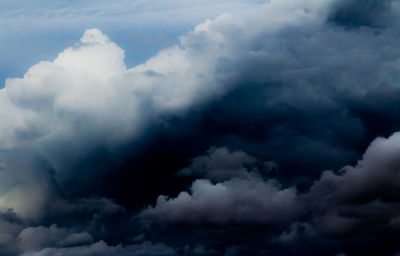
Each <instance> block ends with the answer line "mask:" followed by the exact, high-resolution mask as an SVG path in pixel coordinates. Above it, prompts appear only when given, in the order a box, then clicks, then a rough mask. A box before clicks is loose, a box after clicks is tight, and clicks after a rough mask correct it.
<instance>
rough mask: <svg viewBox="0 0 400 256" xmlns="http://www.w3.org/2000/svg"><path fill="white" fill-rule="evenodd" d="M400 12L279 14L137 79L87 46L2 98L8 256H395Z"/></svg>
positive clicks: (113, 54)
mask: <svg viewBox="0 0 400 256" xmlns="http://www.w3.org/2000/svg"><path fill="white" fill-rule="evenodd" d="M398 10H399V5H398V2H396V1H366V2H365V1H363V2H362V1H332V2H331V1H327V0H326V1H312V0H301V1H295V2H293V1H286V0H273V1H270V2H268V3H266V4H265V5H263V6H262V7H260V8H258V9H257V10H254V12H252V13H251V15H244V16H243V17H236V16H233V15H221V16H219V17H218V18H216V19H214V20H208V21H206V22H204V23H203V24H200V25H198V26H197V27H196V28H195V29H194V30H193V31H191V32H189V33H187V34H186V35H184V36H182V37H181V38H180V41H179V44H177V45H175V46H173V47H170V48H168V49H165V50H163V51H161V52H160V53H159V54H157V55H156V56H154V57H153V58H150V59H149V60H148V61H147V62H146V63H144V64H143V65H139V66H136V67H134V68H127V67H126V66H125V63H124V59H123V58H124V52H123V50H122V49H120V48H119V47H118V46H117V45H116V44H115V43H113V42H112V41H111V40H110V39H109V38H108V37H107V36H106V35H104V34H103V33H102V32H100V31H99V30H97V29H90V30H87V31H86V32H85V33H84V36H83V37H82V39H81V42H80V43H78V44H76V45H75V46H74V47H70V48H67V49H66V50H65V51H64V52H62V53H61V54H60V55H59V56H58V57H57V58H56V59H55V60H54V61H52V62H41V63H39V64H37V65H35V66H33V67H32V68H31V69H30V70H29V71H28V72H27V73H26V74H25V76H24V77H23V78H16V79H9V80H7V82H6V87H5V88H4V89H1V90H0V118H1V119H2V120H7V122H0V133H1V137H0V210H1V211H2V213H1V214H0V226H1V227H2V228H1V229H0V230H4V231H0V248H1V253H0V254H4V255H223V254H225V255H341V254H342V255H343V254H345V255H347V254H348V255H393V254H394V253H395V252H397V251H398V249H399V248H397V247H398V246H397V244H396V241H397V239H396V238H397V237H398V234H399V231H400V230H399V228H400V220H399V217H398V214H399V211H400V208H399V207H400V204H399V203H400V198H399V189H400V187H399V186H400V183H399V170H400V161H399V160H398V157H397V156H398V155H399V153H400V149H399V146H398V145H400V139H399V134H398V133H394V132H396V131H397V130H400V119H399V117H398V109H400V105H399V102H400V101H399V100H398V99H399V97H400V90H399V86H398V84H399V81H400V80H399V79H400V76H399V75H398V74H399V71H400V70H399V61H398V60H399V58H400V50H399V47H398V45H399V43H400V37H399V34H398V28H399V27H400V26H399V23H398V18H397V16H396V15H395V14H396V12H397V11H398ZM391 134H393V135H391ZM389 136H390V137H389ZM385 137H388V138H387V139H385ZM371 141H373V142H372V143H371ZM212 145H214V147H211V148H210V146H212ZM359 159H361V160H359ZM343 166H345V167H343ZM243 234H246V235H243ZM363 244H368V245H370V247H373V248H368V249H365V246H363ZM3 252H4V253H3Z"/></svg>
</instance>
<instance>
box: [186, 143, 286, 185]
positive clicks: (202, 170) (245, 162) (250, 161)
mask: <svg viewBox="0 0 400 256" xmlns="http://www.w3.org/2000/svg"><path fill="white" fill-rule="evenodd" d="M277 168H278V166H277V165H276V164H275V163H274V162H261V161H257V159H256V158H255V157H252V156H249V155H248V154H246V153H245V152H242V151H234V152H229V150H228V149H227V148H226V147H222V148H217V147H212V148H210V149H209V150H208V152H207V155H204V156H198V157H196V158H194V159H193V160H192V164H191V165H190V166H189V167H187V168H184V169H182V170H180V171H179V172H178V176H200V177H205V178H207V179H210V180H213V181H224V180H228V179H230V178H234V177H246V176H249V175H254V174H259V175H263V174H264V175H265V174H267V173H268V172H271V171H273V170H276V169H277Z"/></svg>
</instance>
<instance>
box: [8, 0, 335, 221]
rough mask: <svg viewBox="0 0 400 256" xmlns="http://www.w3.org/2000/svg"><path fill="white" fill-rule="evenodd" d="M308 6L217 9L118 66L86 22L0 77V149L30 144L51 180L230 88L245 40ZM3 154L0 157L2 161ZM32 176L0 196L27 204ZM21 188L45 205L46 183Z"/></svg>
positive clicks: (306, 12) (308, 19)
mask: <svg viewBox="0 0 400 256" xmlns="http://www.w3.org/2000/svg"><path fill="white" fill-rule="evenodd" d="M327 2H329V1H326V2H324V3H325V4H326V3H327ZM310 6H311V7H313V8H311V7H310ZM321 6H323V4H321ZM314 7H315V6H314V5H313V4H311V5H310V4H309V3H308V2H307V1H300V2H299V5H298V6H296V7H295V8H292V7H290V8H288V6H286V5H284V4H282V3H280V2H279V1H271V2H270V3H268V4H266V5H265V6H264V8H261V9H260V10H258V9H254V10H252V15H251V16H244V17H240V16H234V15H227V14H225V15H221V16H219V17H217V18H216V19H215V20H212V21H210V20H208V21H206V22H205V23H203V24H200V25H198V26H197V27H196V28H195V29H194V30H193V31H191V32H189V33H187V34H186V35H184V36H182V37H181V38H180V43H179V44H178V45H175V46H173V47H170V48H167V49H165V50H162V51H160V52H159V53H158V54H157V55H156V56H154V57H153V58H150V59H149V60H148V61H146V62H145V63H144V64H142V65H139V66H136V67H133V68H127V67H126V66H125V63H124V51H123V50H122V49H121V48H119V47H118V46H117V45H116V44H115V43H113V42H112V41H110V39H109V38H108V37H107V36H106V35H104V34H103V33H102V32H100V31H99V30H97V29H89V30H87V31H86V32H85V33H84V35H83V37H82V39H81V42H80V43H78V44H76V45H74V46H72V47H69V48H67V49H65V50H64V51H63V52H61V53H60V54H59V55H58V56H57V58H55V59H54V60H53V61H43V62H40V63H38V64H36V65H34V66H33V67H31V68H30V69H29V70H28V72H27V73H26V74H25V75H24V77H23V78H10V79H8V80H7V81H6V87H5V88H4V89H1V90H0V107H1V108H0V117H1V118H2V119H4V120H7V122H1V123H0V134H1V137H0V150H14V149H15V148H23V149H25V150H30V151H33V152H36V153H38V154H39V155H41V157H43V158H44V159H45V160H46V161H48V162H49V164H50V166H51V168H52V169H53V170H54V171H55V179H56V181H57V182H63V180H64V179H67V178H68V175H69V173H71V169H70V166H71V165H72V163H73V162H74V161H76V159H81V158H83V157H84V156H86V155H87V153H88V152H90V151H91V150H92V149H94V148H95V147H98V146H105V147H110V146H111V147H112V146H114V145H118V144H119V143H121V142H126V141H132V140H134V139H135V138H136V137H138V136H140V135H141V134H142V132H143V131H144V129H145V128H146V127H147V125H148V124H149V122H151V121H154V120H155V119H157V118H158V117H159V116H160V115H163V114H164V113H171V112H173V113H180V112H182V111H185V110H188V109H189V108H191V107H194V106H196V105H197V104H201V103H203V102H204V101H207V100H211V99H214V98H216V97H219V96H221V95H222V94H223V93H224V92H226V91H227V90H229V89H230V88H229V86H230V83H228V82H227V81H229V79H235V75H236V70H235V67H236V66H240V64H241V62H242V60H243V58H244V57H246V56H248V55H251V54H254V51H253V46H252V43H253V41H257V39H258V37H259V36H260V35H265V34H268V33H270V34H271V35H272V34H273V33H275V32H276V31H277V30H278V29H279V28H281V27H283V26H286V25H298V24H304V25H307V24H314V23H315V22H316V20H318V19H319V18H320V22H322V20H323V15H320V14H319V12H318V10H319V8H320V7H318V8H316V9H315V8H314ZM277 10H279V12H277ZM316 10H317V11H316ZM282 13H284V14H285V15H282ZM265 17H266V18H265ZM317 23H318V22H317ZM260 24H261V26H260ZM7 161H8V160H7V158H4V157H1V158H0V163H1V165H5V164H7ZM24 170H25V169H24ZM20 172H23V171H20ZM30 172H32V171H30ZM6 173H7V172H6ZM5 175H7V174H5ZM10 175H13V174H10ZM32 176H35V175H32ZM21 177H22V176H21ZM16 179H18V178H16ZM38 180H41V179H40V178H37V179H31V180H25V181H24V182H23V183H21V184H23V185H15V186H14V187H13V186H11V188H10V189H9V191H7V192H4V193H3V194H1V195H0V206H1V207H3V208H7V207H9V206H10V207H14V208H16V211H18V212H25V210H23V209H25V208H24V207H23V206H22V205H24V204H23V203H19V202H24V200H23V195H24V194H26V193H28V191H26V189H22V190H21V189H19V188H18V186H24V187H27V188H40V186H37V185H36V183H38ZM18 183H20V181H18V180H17V181H16V182H15V183H14V184H18ZM30 183H34V184H30ZM38 184H40V182H39V183H38ZM14 190H15V192H13V191H14ZM22 191H24V192H22ZM29 191H30V192H32V194H40V196H38V198H40V202H38V203H37V204H36V205H38V208H40V207H39V206H43V205H45V201H46V196H44V195H43V194H46V193H48V192H47V191H46V190H45V192H44V193H37V191H43V189H39V190H36V189H32V190H29ZM32 202H35V200H32ZM33 204H35V203H33ZM17 206H18V207H17ZM29 208H31V207H29ZM36 215H37V216H39V215H40V214H39V213H37V214H36Z"/></svg>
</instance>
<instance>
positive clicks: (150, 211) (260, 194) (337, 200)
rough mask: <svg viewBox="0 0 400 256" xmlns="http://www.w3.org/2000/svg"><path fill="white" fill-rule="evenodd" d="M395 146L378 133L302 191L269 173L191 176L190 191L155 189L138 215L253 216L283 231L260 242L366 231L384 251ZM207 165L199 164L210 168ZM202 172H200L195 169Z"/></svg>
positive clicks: (391, 219)
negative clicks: (351, 161)
mask: <svg viewBox="0 0 400 256" xmlns="http://www.w3.org/2000/svg"><path fill="white" fill-rule="evenodd" d="M399 145H400V133H394V134H393V135H392V136H390V137H389V138H382V137H378V138H377V139H375V140H374V141H373V142H372V143H371V144H370V146H369V147H368V149H367V150H366V151H365V153H364V155H363V157H362V159H361V160H360V161H358V163H357V164H356V165H355V166H345V167H343V168H342V169H341V170H340V171H339V172H337V173H335V172H333V171H325V172H323V173H322V175H321V177H320V178H319V179H318V180H317V181H315V182H314V184H313V185H312V186H311V187H310V188H309V190H308V191H307V192H304V193H298V192H297V191H296V189H294V188H292V187H289V188H284V186H282V185H281V184H279V183H278V182H277V181H274V180H263V179H261V178H260V176H258V175H256V174H254V175H253V176H247V177H243V176H238V177H235V178H230V179H228V180H226V181H224V182H219V183H215V184H214V183H212V182H211V181H209V180H205V179H198V180H196V181H195V182H194V183H193V184H192V186H191V188H190V192H181V193H180V194H179V195H178V196H177V197H175V198H169V197H167V196H159V197H158V199H157V202H156V205H155V206H154V207H152V206H148V207H147V208H146V209H144V210H143V211H142V212H141V213H140V217H141V218H142V220H143V221H145V222H147V223H148V222H150V223H165V224H168V225H179V224H189V225H194V226H198V225H201V224H202V225H204V224H214V225H215V224H217V225H220V226H224V225H230V226H232V224H247V225H248V224H252V223H253V224H263V225H276V226H280V227H281V228H283V231H282V232H281V233H280V234H277V235H276V236H273V237H272V238H271V239H270V240H269V241H268V243H269V244H271V245H272V246H273V245H279V246H297V245H298V243H302V241H311V240H313V239H317V240H319V241H320V242H321V243H322V244H323V243H324V242H323V239H327V240H329V239H333V240H339V241H340V240H342V239H344V241H346V239H345V238H346V237H349V236H352V235H356V236H358V238H359V240H360V241H361V242H362V241H364V240H363V239H370V238H369V237H370V235H371V234H379V235H380V236H382V237H381V238H379V239H376V240H375V241H373V243H376V244H378V245H380V244H381V243H386V244H387V245H388V248H386V250H387V251H388V252H390V251H392V253H393V247H394V244H393V243H392V241H393V240H392V239H393V235H395V234H397V233H398V232H399V227H400V225H399V223H400V222H399V217H398V212H399V209H400V208H399V206H400V204H399V197H398V192H399V190H400V187H399V186H400V182H399V175H400V162H399V158H398V156H399V154H400V147H399ZM222 150H226V149H224V148H222ZM209 154H210V155H209V156H200V157H198V158H195V160H196V159H197V160H198V159H202V160H204V159H207V158H208V159H207V160H209V159H211V158H212V157H213V154H215V149H214V151H213V150H211V151H209ZM239 155H241V156H244V155H246V154H245V153H243V152H241V153H240V154H239ZM225 157H226V163H227V164H228V165H229V164H230V163H232V161H235V160H237V155H236V154H231V155H226V156H225ZM214 167H215V166H207V167H206V168H209V170H211V171H212V168H214ZM203 168H204V167H203ZM217 168H218V166H217ZM203 175H204V176H207V175H208V173H207V172H203ZM381 239H383V240H384V241H381ZM360 241H353V243H354V244H357V243H359V242H360ZM318 246H320V245H315V248H317V247H318ZM343 246H344V247H343V248H344V249H348V250H352V251H353V252H354V253H355V254H357V253H361V252H362V250H360V248H358V247H357V248H353V249H349V247H351V245H346V243H345V244H344V245H343ZM325 249H326V248H325ZM379 250H382V248H380V249H379ZM379 250H378V251H379ZM374 252H376V251H374ZM314 253H318V250H316V251H315V252H314Z"/></svg>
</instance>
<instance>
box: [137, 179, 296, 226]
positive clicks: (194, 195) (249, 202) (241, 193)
mask: <svg viewBox="0 0 400 256" xmlns="http://www.w3.org/2000/svg"><path fill="white" fill-rule="evenodd" d="M296 201H297V194H296V190H295V189H294V188H288V189H281V188H280V186H279V185H278V184H276V183H274V182H273V181H271V182H263V181H262V180H260V179H258V178H249V179H232V180H229V181H225V182H222V183H217V184H212V183H211V182H210V181H207V180H196V181H195V182H194V183H193V184H192V186H191V193H190V194H189V193H187V192H182V193H180V194H179V195H178V196H177V197H176V198H171V199H169V198H168V197H166V196H160V197H158V199H157V203H156V206H155V207H149V208H147V209H146V210H144V211H143V212H142V213H141V217H142V218H144V219H154V220H160V221H166V222H172V223H193V224H202V223H211V224H217V225H228V224H243V223H244V224H247V223H250V224H251V223H254V224H265V225H274V224H276V223H279V224H280V223H282V222H287V221H290V220H291V219H292V218H294V217H296V216H298V215H299V214H301V213H302V210H301V207H298V205H297V203H296Z"/></svg>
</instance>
